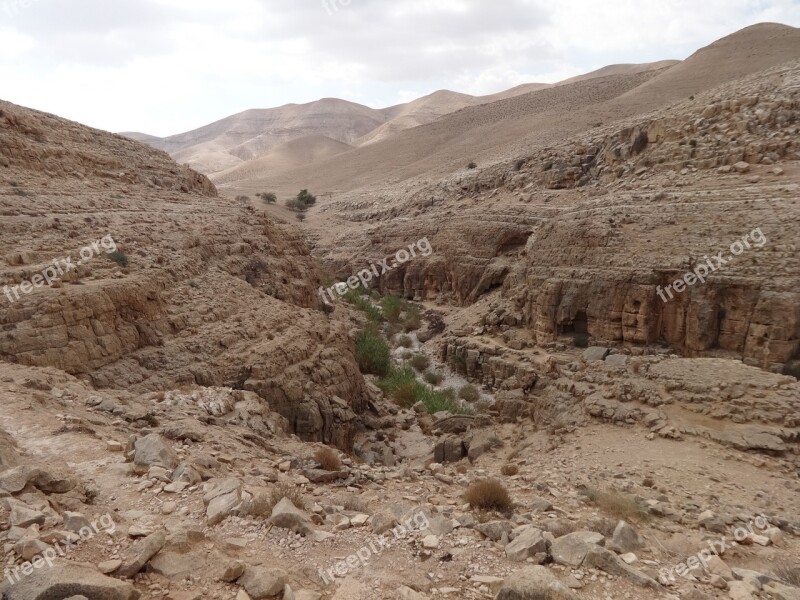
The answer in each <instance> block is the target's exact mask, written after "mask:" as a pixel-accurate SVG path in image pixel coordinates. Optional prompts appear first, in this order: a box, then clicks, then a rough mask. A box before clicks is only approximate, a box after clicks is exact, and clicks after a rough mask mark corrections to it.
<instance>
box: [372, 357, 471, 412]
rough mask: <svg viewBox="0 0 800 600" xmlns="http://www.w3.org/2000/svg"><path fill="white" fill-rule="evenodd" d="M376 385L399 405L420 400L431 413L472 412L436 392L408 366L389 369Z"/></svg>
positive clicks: (411, 404) (411, 403)
mask: <svg viewBox="0 0 800 600" xmlns="http://www.w3.org/2000/svg"><path fill="white" fill-rule="evenodd" d="M378 386H379V387H380V388H381V389H382V390H383V392H384V393H385V394H386V395H387V396H389V397H390V398H391V399H392V400H394V401H395V402H396V403H397V404H399V405H400V406H404V407H410V406H413V405H414V404H416V403H417V402H422V403H423V404H424V405H425V408H426V410H427V411H428V412H429V413H431V414H433V413H436V412H441V411H446V412H450V413H453V414H472V410H471V409H469V408H462V407H460V406H458V405H457V404H456V403H455V402H453V401H452V400H451V399H450V398H448V397H447V396H446V395H445V394H443V393H442V392H437V391H435V390H434V389H433V388H431V387H429V386H427V385H425V384H424V383H422V382H420V381H418V380H417V376H416V373H415V372H414V370H413V369H412V368H410V367H404V368H402V369H391V370H390V371H389V374H388V375H387V376H386V377H384V378H383V379H381V380H380V381H379V382H378Z"/></svg>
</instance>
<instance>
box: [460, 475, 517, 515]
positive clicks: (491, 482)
mask: <svg viewBox="0 0 800 600" xmlns="http://www.w3.org/2000/svg"><path fill="white" fill-rule="evenodd" d="M464 500H466V501H467V502H468V503H469V505H470V506H471V507H472V508H473V509H478V510H495V511H498V512H501V513H510V512H511V509H512V508H513V507H514V502H513V501H512V500H511V496H510V495H509V493H508V490H507V489H506V488H505V486H504V485H503V484H502V483H500V482H499V481H497V480H496V479H482V480H480V481H476V482H475V483H473V484H472V485H471V486H469V487H468V488H467V491H466V492H465V493H464Z"/></svg>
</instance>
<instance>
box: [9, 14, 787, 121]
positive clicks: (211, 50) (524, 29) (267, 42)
mask: <svg viewBox="0 0 800 600" xmlns="http://www.w3.org/2000/svg"><path fill="white" fill-rule="evenodd" d="M761 21H776V22H781V23H786V24H789V25H793V26H795V27H798V26H800V0H749V1H747V0H702V1H698V0H605V1H604V2H597V1H596V0H577V1H568V0H565V1H562V2H553V1H551V0H0V98H2V99H4V100H9V101H11V102H15V103H17V104H22V105H26V106H31V107H33V108H38V109H41V110H46V111H48V112H54V113H56V114H58V115H61V116H64V117H67V118H70V119H74V120H76V121H80V122H83V123H86V124H88V125H92V126H95V127H100V128H103V129H108V130H111V131H143V132H146V133H151V134H154V135H168V134H172V133H179V132H182V131H186V130H189V129H194V128H195V127H198V126H201V125H204V124H206V123H209V122H211V121H215V120H217V119H219V118H222V117H225V116H227V115H230V114H233V113H236V112H239V111H241V110H245V109H247V108H266V107H271V106H279V105H282V104H286V103H290V102H297V103H302V102H309V101H312V100H316V99H318V98H321V97H339V98H345V99H347V100H352V101H354V102H359V103H362V104H367V105H369V106H373V107H383V106H390V105H393V104H397V103H400V102H404V101H407V100H410V99H413V98H416V97H419V96H422V95H425V94H427V93H430V92H432V91H434V90H437V89H442V88H448V89H453V90H456V91H460V92H466V93H470V94H488V93H493V92H497V91H501V90H504V89H507V88H510V87H513V86H515V85H518V84H520V83H527V82H555V81H559V80H562V79H565V78H567V77H571V76H573V75H577V74H580V73H585V72H588V71H591V70H593V69H596V68H599V67H601V66H604V65H607V64H612V63H627V62H650V61H654V60H661V59H665V58H685V57H686V56H688V55H689V54H691V53H692V52H693V51H695V50H696V49H698V48H700V47H702V46H704V45H707V44H709V43H711V42H712V41H714V40H716V39H718V38H720V37H723V36H725V35H727V34H729V33H732V32H733V31H736V30H738V29H741V28H742V27H745V26H747V25H751V24H753V23H757V22H761Z"/></svg>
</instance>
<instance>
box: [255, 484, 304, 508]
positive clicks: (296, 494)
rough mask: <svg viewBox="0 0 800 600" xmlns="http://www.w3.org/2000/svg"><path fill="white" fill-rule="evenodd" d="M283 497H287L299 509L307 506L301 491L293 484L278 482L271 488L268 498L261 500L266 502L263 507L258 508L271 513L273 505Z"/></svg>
mask: <svg viewBox="0 0 800 600" xmlns="http://www.w3.org/2000/svg"><path fill="white" fill-rule="evenodd" d="M284 498H288V499H289V500H291V501H292V504H294V505H295V506H296V507H297V508H299V509H300V510H306V508H307V505H306V499H305V497H304V496H303V494H302V492H301V491H300V490H299V489H297V488H296V487H295V486H293V485H291V484H288V483H279V484H277V485H276V486H275V487H274V488H272V492H271V493H270V496H269V498H268V499H267V500H264V501H263V502H266V504H264V505H263V507H260V508H262V510H264V511H265V513H264V514H269V515H271V514H272V509H274V508H275V505H276V504H278V502H280V501H281V500H283V499H284Z"/></svg>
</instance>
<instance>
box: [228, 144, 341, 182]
mask: <svg viewBox="0 0 800 600" xmlns="http://www.w3.org/2000/svg"><path fill="white" fill-rule="evenodd" d="M352 149H353V146H350V145H349V144H345V143H344V142H340V141H338V140H334V139H331V138H329V137H326V136H324V135H308V136H305V137H301V138H297V139H294V140H290V141H288V142H286V143H285V144H281V145H280V146H276V147H275V148H273V149H272V150H270V151H269V152H267V153H266V154H265V155H263V156H260V157H258V158H254V159H253V160H248V161H247V162H244V163H242V164H240V165H237V166H235V167H233V168H231V169H226V170H225V171H222V172H221V173H217V174H215V175H214V177H215V179H217V180H218V181H224V180H226V179H231V180H240V179H256V178H260V177H264V176H269V174H271V173H278V172H281V171H287V170H291V169H294V168H297V167H299V166H303V165H308V164H312V163H315V162H318V161H324V160H326V159H328V158H331V157H333V156H336V155H337V154H342V153H343V152H347V151H348V150H352Z"/></svg>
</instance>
